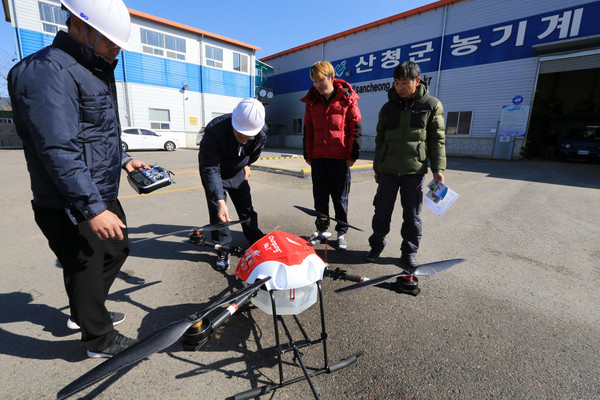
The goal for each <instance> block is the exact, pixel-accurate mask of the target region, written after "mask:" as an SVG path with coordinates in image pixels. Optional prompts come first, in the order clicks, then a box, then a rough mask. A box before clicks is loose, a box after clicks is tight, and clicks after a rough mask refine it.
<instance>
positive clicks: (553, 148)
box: [527, 54, 600, 160]
mask: <svg viewBox="0 0 600 400" xmlns="http://www.w3.org/2000/svg"><path fill="white" fill-rule="evenodd" d="M599 65H600V54H594V55H588V56H583V57H572V58H566V59H565V58H563V59H557V60H552V61H542V63H541V65H540V72H539V75H538V81H537V85H536V93H535V97H534V101H533V105H532V114H531V119H530V123H529V129H528V132H527V155H528V157H530V158H540V159H548V160H556V159H558V158H559V155H560V153H559V150H560V145H561V143H562V142H563V141H564V140H565V139H566V138H567V136H568V133H569V131H571V130H573V129H579V128H583V127H590V126H600V68H598V66H599Z"/></svg>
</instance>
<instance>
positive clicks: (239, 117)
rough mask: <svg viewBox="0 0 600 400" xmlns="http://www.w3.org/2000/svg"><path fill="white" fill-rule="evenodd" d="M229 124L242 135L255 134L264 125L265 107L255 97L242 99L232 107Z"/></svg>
mask: <svg viewBox="0 0 600 400" xmlns="http://www.w3.org/2000/svg"><path fill="white" fill-rule="evenodd" d="M231 124H232V125H233V129H235V130H236V131H238V132H239V133H241V134H242V135H245V136H255V135H256V134H257V133H258V132H260V130H261V129H262V128H263V126H265V107H264V106H263V105H262V103H261V102H260V101H258V100H256V99H252V98H247V99H244V100H242V101H240V103H239V104H238V105H237V106H236V107H235V108H234V109H233V114H232V115H231Z"/></svg>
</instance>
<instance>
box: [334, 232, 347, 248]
mask: <svg viewBox="0 0 600 400" xmlns="http://www.w3.org/2000/svg"><path fill="white" fill-rule="evenodd" d="M347 248H348V242H347V241H346V238H345V237H344V234H341V235H340V234H339V233H338V237H337V249H338V250H346V249H347Z"/></svg>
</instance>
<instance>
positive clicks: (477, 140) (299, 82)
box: [261, 0, 600, 159]
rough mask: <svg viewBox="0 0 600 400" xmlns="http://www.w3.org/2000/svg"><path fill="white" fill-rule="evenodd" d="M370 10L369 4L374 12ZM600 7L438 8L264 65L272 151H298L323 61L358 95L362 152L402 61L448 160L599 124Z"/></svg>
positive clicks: (529, 0)
mask: <svg viewBox="0 0 600 400" xmlns="http://www.w3.org/2000/svg"><path fill="white" fill-rule="evenodd" d="M371 6H373V5H371ZM599 21H600V1H574V0H567V1H564V0H504V1H497V0H442V1H438V2H435V3H432V4H430V5H427V6H424V7H420V8H417V9H415V10H412V11H408V12H405V13H402V14H398V15H394V16H391V17H389V18H386V19H383V20H380V21H376V22H373V23H371V24H368V25H364V26H360V27H357V28H355V29H351V30H348V31H345V32H341V33H339V34H336V35H333V36H329V37H326V38H324V39H321V40H317V41H314V42H310V43H308V44H306V45H302V46H298V47H295V48H292V49H289V50H286V51H283V52H280V53H277V54H274V55H272V56H269V57H265V58H263V59H261V61H264V62H266V63H268V64H269V65H271V66H272V67H273V68H274V75H273V77H272V82H270V84H269V86H270V87H272V89H273V91H274V93H275V97H274V99H273V102H272V104H271V105H270V106H268V107H267V119H268V120H270V122H271V131H272V135H271V137H270V139H271V143H272V144H276V145H282V146H288V147H302V126H303V124H302V123H303V121H302V119H303V117H304V104H303V103H301V102H300V98H302V97H303V96H304V94H305V93H306V92H307V90H308V89H309V88H310V86H311V85H312V81H311V80H310V78H309V70H310V67H311V65H312V64H313V63H314V62H316V61H319V60H327V61H330V62H331V63H332V64H333V66H334V67H335V70H336V75H337V77H339V78H342V79H344V80H346V81H348V82H349V83H351V84H352V86H353V87H354V89H355V90H356V91H357V92H358V94H359V96H360V100H359V107H360V109H361V112H362V117H363V134H364V136H363V149H365V150H373V149H374V138H375V126H376V123H377V115H378V112H379V109H380V108H381V106H382V105H383V104H384V103H385V102H386V101H387V94H386V92H387V90H388V89H389V88H390V87H392V86H391V85H392V82H393V78H392V72H393V70H394V68H395V67H396V66H397V65H398V64H399V63H400V62H403V61H406V60H412V61H415V62H417V63H418V64H419V65H420V67H421V70H422V78H423V79H424V80H425V81H426V82H427V83H428V84H429V88H430V93H431V94H432V95H433V96H435V97H438V98H439V99H440V100H441V101H442V103H443V105H444V110H445V115H444V116H445V118H446V125H447V128H446V134H447V141H446V143H447V153H448V154H449V155H461V156H471V157H482V158H505V159H510V158H518V156H519V152H520V150H521V147H522V146H523V143H524V142H525V141H526V142H527V143H528V146H529V151H530V153H531V154H534V155H540V154H541V153H542V152H543V145H544V140H545V134H546V133H547V132H548V131H549V130H556V131H558V132H559V133H560V134H562V135H564V134H565V133H566V131H567V130H568V129H569V128H571V127H576V126H589V125H600V22H599Z"/></svg>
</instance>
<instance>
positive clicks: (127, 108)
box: [121, 51, 133, 126]
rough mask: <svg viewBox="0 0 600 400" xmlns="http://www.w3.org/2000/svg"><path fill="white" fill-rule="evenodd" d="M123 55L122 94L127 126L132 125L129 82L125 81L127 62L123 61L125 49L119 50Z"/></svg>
mask: <svg viewBox="0 0 600 400" xmlns="http://www.w3.org/2000/svg"><path fill="white" fill-rule="evenodd" d="M121 55H122V56H123V94H124V95H125V111H126V112H127V126H133V115H131V110H132V107H131V105H130V104H129V99H130V97H129V82H127V63H126V62H125V51H122V52H121Z"/></svg>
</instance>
